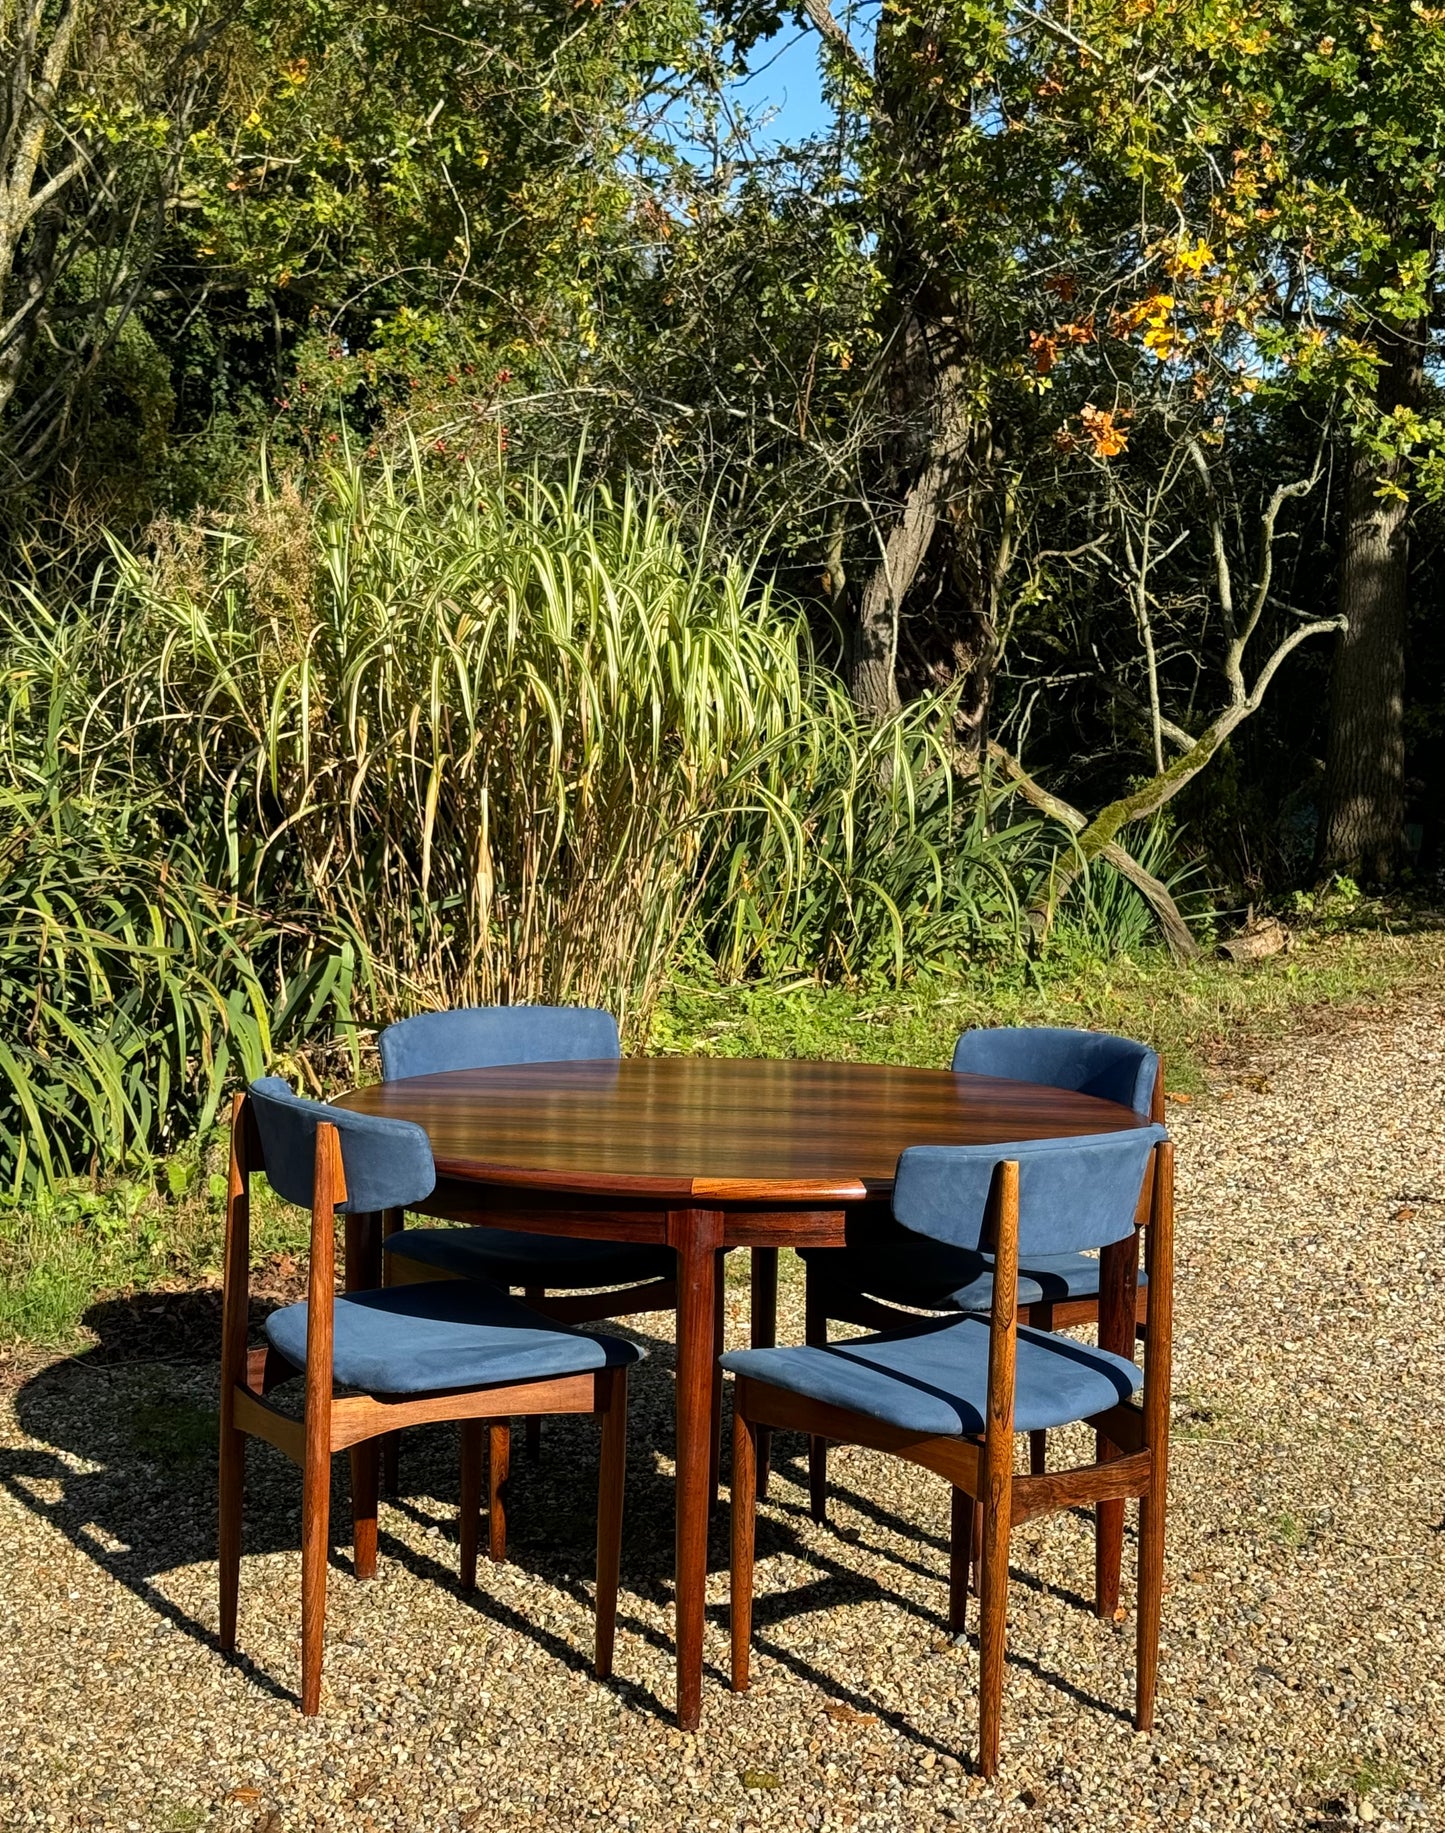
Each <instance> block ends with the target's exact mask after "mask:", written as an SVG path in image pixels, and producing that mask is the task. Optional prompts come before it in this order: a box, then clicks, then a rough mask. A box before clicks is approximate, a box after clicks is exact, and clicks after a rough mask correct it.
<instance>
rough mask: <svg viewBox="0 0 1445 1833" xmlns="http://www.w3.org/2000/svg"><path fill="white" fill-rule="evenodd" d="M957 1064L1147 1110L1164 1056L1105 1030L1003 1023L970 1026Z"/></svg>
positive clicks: (955, 1056)
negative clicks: (977, 1026) (987, 1027)
mask: <svg viewBox="0 0 1445 1833" xmlns="http://www.w3.org/2000/svg"><path fill="white" fill-rule="evenodd" d="M953 1067H954V1068H955V1069H958V1070H964V1071H967V1072H968V1073H969V1074H971V1075H975V1076H1007V1077H1008V1078H1009V1080H1010V1081H1013V1082H1042V1083H1044V1084H1045V1085H1046V1086H1047V1087H1049V1088H1068V1089H1072V1090H1073V1091H1074V1093H1075V1094H1077V1095H1097V1096H1098V1097H1099V1099H1100V1100H1101V1101H1117V1102H1118V1103H1119V1105H1120V1106H1121V1107H1132V1108H1133V1110H1134V1112H1135V1113H1136V1114H1147V1113H1148V1112H1149V1106H1150V1103H1151V1102H1152V1100H1153V1098H1154V1081H1155V1078H1156V1077H1157V1076H1158V1074H1159V1059H1158V1057H1157V1056H1156V1055H1155V1054H1154V1052H1153V1051H1152V1050H1151V1049H1150V1048H1149V1046H1148V1045H1147V1044H1136V1043H1135V1042H1134V1040H1133V1039H1132V1038H1127V1037H1109V1036H1107V1035H1106V1034H1105V1033H1103V1032H1101V1031H1066V1030H1060V1029H1056V1028H1054V1027H1052V1026H1048V1025H1000V1026H998V1027H996V1028H989V1029H985V1030H981V1031H965V1032H964V1034H963V1036H962V1037H961V1038H960V1039H959V1040H958V1043H957V1045H956V1046H955V1047H954V1052H953Z"/></svg>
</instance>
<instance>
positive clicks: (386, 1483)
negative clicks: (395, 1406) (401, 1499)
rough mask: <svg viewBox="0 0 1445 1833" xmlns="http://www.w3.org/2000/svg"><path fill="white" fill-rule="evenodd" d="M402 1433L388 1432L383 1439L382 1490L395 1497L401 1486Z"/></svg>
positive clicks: (383, 1492)
mask: <svg viewBox="0 0 1445 1833" xmlns="http://www.w3.org/2000/svg"><path fill="white" fill-rule="evenodd" d="M400 1473H401V1434H400V1432H388V1433H387V1434H386V1436H385V1438H383V1439H382V1441H381V1490H382V1494H383V1495H385V1496H392V1497H395V1495H396V1494H397V1491H398V1488H399V1486H400Z"/></svg>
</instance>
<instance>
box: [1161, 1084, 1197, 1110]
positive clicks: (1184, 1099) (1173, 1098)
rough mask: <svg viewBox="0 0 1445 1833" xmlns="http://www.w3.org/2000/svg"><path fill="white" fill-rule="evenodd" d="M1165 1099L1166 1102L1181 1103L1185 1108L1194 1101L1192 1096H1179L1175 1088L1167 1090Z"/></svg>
mask: <svg viewBox="0 0 1445 1833" xmlns="http://www.w3.org/2000/svg"><path fill="white" fill-rule="evenodd" d="M1165 1099H1166V1100H1167V1101H1182V1102H1183V1103H1184V1105H1185V1107H1188V1105H1189V1103H1190V1102H1191V1101H1192V1100H1193V1099H1194V1097H1193V1095H1185V1094H1181V1092H1180V1091H1179V1090H1178V1089H1177V1088H1171V1089H1170V1090H1169V1093H1168V1094H1167V1095H1166V1096H1165Z"/></svg>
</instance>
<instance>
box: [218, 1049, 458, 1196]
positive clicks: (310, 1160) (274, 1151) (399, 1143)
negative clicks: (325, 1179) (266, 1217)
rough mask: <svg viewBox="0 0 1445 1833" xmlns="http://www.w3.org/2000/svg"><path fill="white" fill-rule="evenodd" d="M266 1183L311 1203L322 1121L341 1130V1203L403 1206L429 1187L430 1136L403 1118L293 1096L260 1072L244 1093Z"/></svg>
mask: <svg viewBox="0 0 1445 1833" xmlns="http://www.w3.org/2000/svg"><path fill="white" fill-rule="evenodd" d="M248 1093H249V1094H250V1097H251V1110H252V1112H253V1113H254V1114H255V1116H256V1129H257V1131H258V1132H259V1133H260V1135H261V1156H262V1158H263V1159H264V1161H265V1165H266V1181H267V1182H268V1183H269V1184H270V1186H271V1188H272V1189H273V1190H275V1191H277V1192H278V1193H279V1194H280V1195H281V1196H283V1197H285V1199H286V1201H287V1202H288V1203H299V1204H300V1205H301V1206H302V1207H303V1208H304V1209H309V1208H310V1207H311V1193H312V1189H313V1187H314V1179H315V1171H316V1128H317V1126H318V1125H319V1124H320V1123H321V1122H322V1121H323V1120H325V1121H329V1122H330V1123H331V1125H332V1126H334V1127H335V1128H336V1130H337V1132H338V1133H339V1134H340V1135H341V1163H342V1166H343V1168H344V1169H345V1172H346V1201H345V1202H344V1203H343V1204H342V1205H341V1208H342V1209H344V1210H348V1211H356V1212H358V1213H365V1212H367V1211H370V1210H376V1209H406V1208H408V1207H409V1206H410V1205H411V1204H413V1203H419V1202H421V1200H422V1198H423V1197H427V1196H430V1195H431V1193H432V1190H433V1189H434V1188H435V1186H436V1181H437V1174H436V1166H435V1165H434V1164H433V1163H432V1155H431V1142H430V1140H428V1138H427V1136H426V1133H425V1132H424V1131H423V1130H422V1128H421V1127H419V1126H414V1125H413V1124H412V1122H411V1121H409V1120H382V1119H380V1118H379V1117H378V1116H377V1115H375V1114H351V1113H348V1112H347V1110H346V1109H345V1108H344V1107H329V1106H328V1105H327V1104H326V1102H324V1101H306V1100H304V1099H303V1098H302V1097H301V1096H300V1095H297V1094H293V1093H292V1091H291V1089H290V1087H289V1086H288V1085H287V1084H286V1083H285V1082H283V1081H282V1080H281V1078H280V1077H279V1076H263V1077H262V1078H261V1080H260V1081H259V1082H253V1083H252V1084H251V1087H250V1089H249V1091H248Z"/></svg>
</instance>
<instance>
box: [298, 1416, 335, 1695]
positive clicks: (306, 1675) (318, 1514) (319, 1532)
mask: <svg viewBox="0 0 1445 1833" xmlns="http://www.w3.org/2000/svg"><path fill="white" fill-rule="evenodd" d="M313 1436H314V1439H315V1442H314V1443H313V1442H311V1441H310V1440H309V1439H308V1442H307V1445H306V1462H305V1465H304V1467H303V1469H302V1473H301V1710H302V1711H303V1712H304V1713H305V1714H306V1715H307V1717H308V1718H311V1717H314V1716H315V1715H316V1713H318V1712H319V1711H320V1710H321V1656H322V1648H323V1643H324V1640H325V1635H326V1564H327V1560H328V1558H329V1556H330V1552H331V1454H330V1452H329V1450H328V1449H327V1446H326V1441H325V1440H324V1439H323V1438H321V1436H320V1435H319V1434H315V1435H313Z"/></svg>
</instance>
